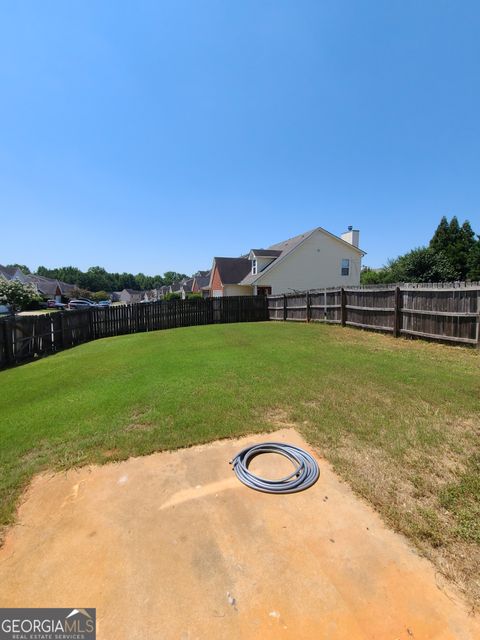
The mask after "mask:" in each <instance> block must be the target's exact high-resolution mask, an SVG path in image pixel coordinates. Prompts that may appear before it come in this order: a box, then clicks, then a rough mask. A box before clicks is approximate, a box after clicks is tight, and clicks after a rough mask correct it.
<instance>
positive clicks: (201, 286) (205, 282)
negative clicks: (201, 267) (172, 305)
mask: <svg viewBox="0 0 480 640" xmlns="http://www.w3.org/2000/svg"><path fill="white" fill-rule="evenodd" d="M210 273H211V270H210V269H209V270H208V271H198V272H197V273H196V274H195V275H194V276H193V282H192V293H201V294H202V295H203V294H204V291H205V289H206V290H207V291H208V290H209V284H210Z"/></svg>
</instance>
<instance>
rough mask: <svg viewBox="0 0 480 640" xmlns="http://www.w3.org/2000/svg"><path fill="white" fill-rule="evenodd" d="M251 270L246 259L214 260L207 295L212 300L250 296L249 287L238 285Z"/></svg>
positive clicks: (250, 289) (250, 288)
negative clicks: (223, 297) (222, 297)
mask: <svg viewBox="0 0 480 640" xmlns="http://www.w3.org/2000/svg"><path fill="white" fill-rule="evenodd" d="M251 268H252V265H251V262H250V260H249V259H248V258H214V259H213V265H212V272H211V274H210V282H209V285H208V291H209V295H210V296H211V297H213V298H217V297H221V296H250V295H252V292H253V290H252V287H251V285H247V286H244V285H241V284H240V283H241V282H242V280H243V279H244V278H245V277H246V276H247V275H248V274H249V273H250V270H251Z"/></svg>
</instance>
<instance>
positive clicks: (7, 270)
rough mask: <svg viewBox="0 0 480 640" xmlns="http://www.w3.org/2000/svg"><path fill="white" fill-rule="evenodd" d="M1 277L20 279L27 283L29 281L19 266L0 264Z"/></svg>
mask: <svg viewBox="0 0 480 640" xmlns="http://www.w3.org/2000/svg"><path fill="white" fill-rule="evenodd" d="M0 278H4V279H5V280H18V281H19V282H22V283H23V284H25V283H26V282H27V276H26V275H25V274H24V273H23V271H22V270H21V269H19V268H18V267H4V266H2V265H1V264H0Z"/></svg>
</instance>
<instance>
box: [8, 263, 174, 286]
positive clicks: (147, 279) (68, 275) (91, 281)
mask: <svg viewBox="0 0 480 640" xmlns="http://www.w3.org/2000/svg"><path fill="white" fill-rule="evenodd" d="M7 266H9V267H19V268H20V269H21V270H22V271H23V272H24V273H30V270H29V269H28V267H26V266H25V265H7ZM35 273H36V275H39V276H44V277H46V278H55V279H56V280H61V281H62V282H67V283H69V284H75V285H77V287H78V288H79V289H84V290H86V291H94V292H95V291H100V292H101V291H121V290H122V289H136V290H138V291H141V290H144V289H155V288H158V287H161V286H162V285H169V284H172V283H173V282H176V281H178V280H181V279H182V278H186V277H187V276H186V275H185V274H184V273H177V272H176V271H166V272H165V273H164V274H163V276H160V275H158V276H146V275H145V274H144V273H137V275H133V274H132V273H109V272H108V271H106V270H105V269H104V268H103V267H90V268H89V269H87V271H81V270H80V269H77V267H58V268H56V269H47V267H38V269H37V271H36V272H35Z"/></svg>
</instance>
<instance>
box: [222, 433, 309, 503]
mask: <svg viewBox="0 0 480 640" xmlns="http://www.w3.org/2000/svg"><path fill="white" fill-rule="evenodd" d="M261 453H278V454H279V455H281V456H284V457H285V458H288V459H289V460H290V462H292V464H293V465H294V466H295V470H294V471H293V472H292V473H291V474H290V475H288V476H285V477H284V478H280V479H278V480H269V479H267V478H261V477H260V476H256V475H255V474H254V473H252V472H251V471H249V470H248V465H249V464H250V462H251V461H252V459H253V458H254V457H255V456H258V455H260V454H261ZM230 464H232V465H233V470H234V471H235V473H236V474H237V478H238V479H239V480H240V482H243V484H245V485H246V486H247V487H250V488H251V489H256V490H257V491H264V492H265V493H295V492H296V491H303V490H304V489H308V487H311V486H312V485H313V484H315V482H316V481H317V480H318V477H319V475H320V469H319V468H318V464H317V462H316V460H315V459H314V458H312V456H311V455H310V454H309V453H307V452H306V451H304V449H300V447H295V446H294V445H293V444H285V443H283V442H264V443H262V444H255V445H252V446H250V447H245V449H242V450H241V451H239V452H238V453H237V455H236V456H235V457H234V458H233V459H232V460H231V461H230Z"/></svg>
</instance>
